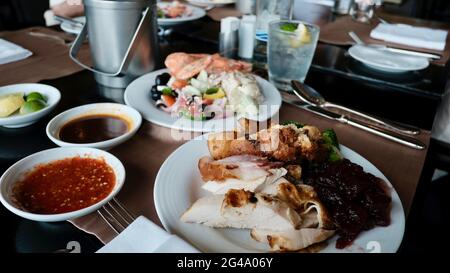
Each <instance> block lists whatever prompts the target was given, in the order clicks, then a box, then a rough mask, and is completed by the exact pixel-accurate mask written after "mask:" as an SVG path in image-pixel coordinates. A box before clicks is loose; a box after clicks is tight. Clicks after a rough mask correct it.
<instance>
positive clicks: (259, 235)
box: [250, 228, 334, 251]
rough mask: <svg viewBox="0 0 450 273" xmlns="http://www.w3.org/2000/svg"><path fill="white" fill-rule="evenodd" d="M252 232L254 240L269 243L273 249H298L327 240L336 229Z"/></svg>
mask: <svg viewBox="0 0 450 273" xmlns="http://www.w3.org/2000/svg"><path fill="white" fill-rule="evenodd" d="M250 234H251V236H252V238H253V239H254V240H256V241H258V242H261V243H267V244H269V246H270V249H271V250H272V251H298V250H301V249H303V248H306V247H308V246H310V245H313V244H316V243H319V242H323V241H325V240H326V239H328V238H330V237H331V236H333V235H334V230H326V229H316V228H302V229H298V230H296V229H292V230H287V231H279V232H276V231H272V230H261V229H253V230H252V231H251V233H250Z"/></svg>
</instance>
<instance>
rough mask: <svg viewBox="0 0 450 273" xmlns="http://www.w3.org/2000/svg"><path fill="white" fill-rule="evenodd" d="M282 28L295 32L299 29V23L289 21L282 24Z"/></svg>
mask: <svg viewBox="0 0 450 273" xmlns="http://www.w3.org/2000/svg"><path fill="white" fill-rule="evenodd" d="M280 29H281V30H284V31H289V32H294V31H295V30H296V29H297V24H293V23H287V24H284V25H282V26H280Z"/></svg>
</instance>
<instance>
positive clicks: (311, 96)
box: [292, 81, 420, 135]
mask: <svg viewBox="0 0 450 273" xmlns="http://www.w3.org/2000/svg"><path fill="white" fill-rule="evenodd" d="M292 85H293V86H294V92H295V94H296V95H297V96H298V97H299V98H300V99H302V100H303V101H304V102H306V103H308V104H311V105H313V106H317V107H320V108H337V109H340V110H344V111H345V112H348V113H351V114H354V115H357V116H359V117H361V118H363V119H367V120H369V121H372V122H375V123H378V124H380V125H382V126H384V127H386V128H388V129H390V130H393V131H395V132H396V133H400V134H407V135H418V134H420V129H419V128H414V127H407V126H401V125H397V124H391V123H388V122H386V121H383V120H381V119H378V118H375V117H373V116H370V115H367V114H365V113H362V112H359V111H356V110H353V109H350V108H348V107H345V106H342V105H339V104H335V103H332V102H328V101H326V100H325V98H324V97H323V96H322V95H321V94H320V93H319V92H317V91H316V90H315V89H313V88H312V87H310V86H308V85H306V84H303V83H301V82H299V81H292Z"/></svg>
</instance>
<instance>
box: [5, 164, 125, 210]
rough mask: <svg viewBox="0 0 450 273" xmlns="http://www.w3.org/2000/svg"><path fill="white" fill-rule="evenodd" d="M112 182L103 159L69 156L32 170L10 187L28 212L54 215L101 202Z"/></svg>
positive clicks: (111, 188)
mask: <svg viewBox="0 0 450 273" xmlns="http://www.w3.org/2000/svg"><path fill="white" fill-rule="evenodd" d="M115 183H116V176H115V174H114V170H113V169H112V168H111V167H110V166H109V165H108V164H106V162H105V161H104V160H103V159H95V158H82V157H72V158H65V159H62V160H57V161H53V162H50V163H47V164H42V165H39V166H37V167H35V168H34V169H33V170H32V171H30V172H29V173H28V174H26V175H25V178H24V179H23V180H21V181H19V182H17V183H16V184H15V185H14V188H13V195H14V196H13V197H14V199H15V201H16V202H17V203H18V205H20V206H21V207H22V208H24V209H25V210H27V211H29V212H32V213H39V214H58V213H65V212H71V211H75V210H79V209H82V208H86V207H89V206H91V205H93V204H95V203H97V202H99V201H101V200H102V199H104V198H105V197H107V196H108V195H109V194H110V193H111V191H112V190H113V188H114V185H115Z"/></svg>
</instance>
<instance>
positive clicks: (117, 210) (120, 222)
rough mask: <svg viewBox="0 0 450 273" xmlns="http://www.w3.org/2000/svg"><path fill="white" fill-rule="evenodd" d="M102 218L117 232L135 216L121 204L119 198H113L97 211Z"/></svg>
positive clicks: (125, 226)
mask: <svg viewBox="0 0 450 273" xmlns="http://www.w3.org/2000/svg"><path fill="white" fill-rule="evenodd" d="M97 212H98V213H99V214H100V216H101V217H102V219H103V220H104V221H105V222H106V223H107V224H108V225H109V226H110V227H111V228H112V229H113V230H114V231H116V232H117V234H119V233H120V232H122V231H123V230H124V229H125V228H127V226H129V225H130V224H131V222H133V221H134V220H135V219H136V217H134V215H133V214H132V213H131V212H130V211H128V210H127V209H126V208H125V206H123V205H122V204H121V203H120V202H119V200H117V199H116V198H113V199H112V200H111V201H109V202H108V203H106V204H105V205H104V206H103V207H102V208H100V209H99V210H98V211H97Z"/></svg>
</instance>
